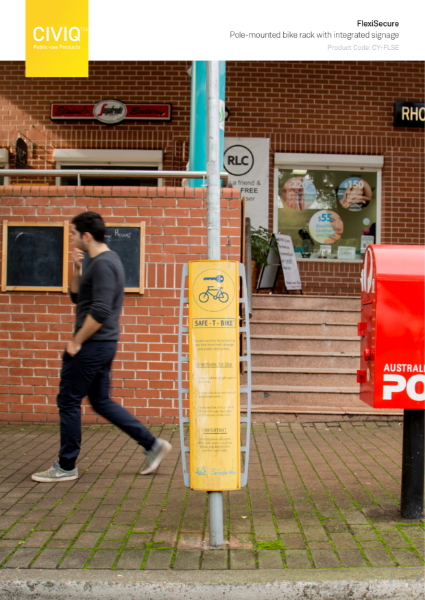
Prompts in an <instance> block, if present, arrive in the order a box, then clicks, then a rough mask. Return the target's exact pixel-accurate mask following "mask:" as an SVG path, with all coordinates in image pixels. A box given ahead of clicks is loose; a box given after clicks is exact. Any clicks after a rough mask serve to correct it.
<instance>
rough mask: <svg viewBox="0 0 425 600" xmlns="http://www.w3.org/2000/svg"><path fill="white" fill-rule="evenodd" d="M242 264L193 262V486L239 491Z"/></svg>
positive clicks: (190, 369)
mask: <svg viewBox="0 0 425 600" xmlns="http://www.w3.org/2000/svg"><path fill="white" fill-rule="evenodd" d="M238 290H239V264H238V263H237V262H233V261H194V262H190V263H189V378H190V487H191V488H192V489H195V490H205V491H221V490H236V489H239V488H240V424H239V423H240V414H239V335H238V334H239V321H238V319H239V314H238V313H239V295H238Z"/></svg>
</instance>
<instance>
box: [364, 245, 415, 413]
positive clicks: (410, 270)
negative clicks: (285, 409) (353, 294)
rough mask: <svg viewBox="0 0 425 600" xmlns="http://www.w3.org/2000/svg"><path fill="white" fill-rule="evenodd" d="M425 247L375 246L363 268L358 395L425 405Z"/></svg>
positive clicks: (373, 401) (391, 404)
mask: <svg viewBox="0 0 425 600" xmlns="http://www.w3.org/2000/svg"><path fill="white" fill-rule="evenodd" d="M424 289H425V246H389V245H379V246H378V245H371V246H369V247H368V248H367V250H366V253H365V257H364V262H363V271H362V310H361V322H360V323H359V324H358V335H359V336H361V349H360V369H359V370H358V371H357V381H358V383H360V398H361V400H363V402H366V404H369V405H370V406H372V407H373V408H409V409H410V408H425V366H424V354H425V352H424V344H425V342H424V307H425V297H424V296H425V294H424Z"/></svg>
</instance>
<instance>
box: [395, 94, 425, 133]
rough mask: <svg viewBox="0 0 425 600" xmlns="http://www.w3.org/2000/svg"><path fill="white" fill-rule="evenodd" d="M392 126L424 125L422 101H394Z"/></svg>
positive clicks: (424, 113)
mask: <svg viewBox="0 0 425 600" xmlns="http://www.w3.org/2000/svg"><path fill="white" fill-rule="evenodd" d="M394 127H422V129H424V127H425V103H424V102H401V101H400V102H396V103H395V104H394Z"/></svg>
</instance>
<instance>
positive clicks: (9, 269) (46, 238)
mask: <svg viewBox="0 0 425 600" xmlns="http://www.w3.org/2000/svg"><path fill="white" fill-rule="evenodd" d="M67 287H68V223H67V222H66V223H31V224H30V223H28V224H27V223H8V221H3V260H2V291H3V292H4V291H10V290H22V291H30V290H46V291H61V292H64V293H66V291H67Z"/></svg>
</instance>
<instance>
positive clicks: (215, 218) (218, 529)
mask: <svg viewBox="0 0 425 600" xmlns="http://www.w3.org/2000/svg"><path fill="white" fill-rule="evenodd" d="M207 186H208V187H207V257H208V259H209V260H220V258H221V253H220V123H219V65H218V61H215V60H214V61H208V62H207ZM208 500H209V508H210V544H211V546H221V545H222V544H223V492H209V494H208Z"/></svg>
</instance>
